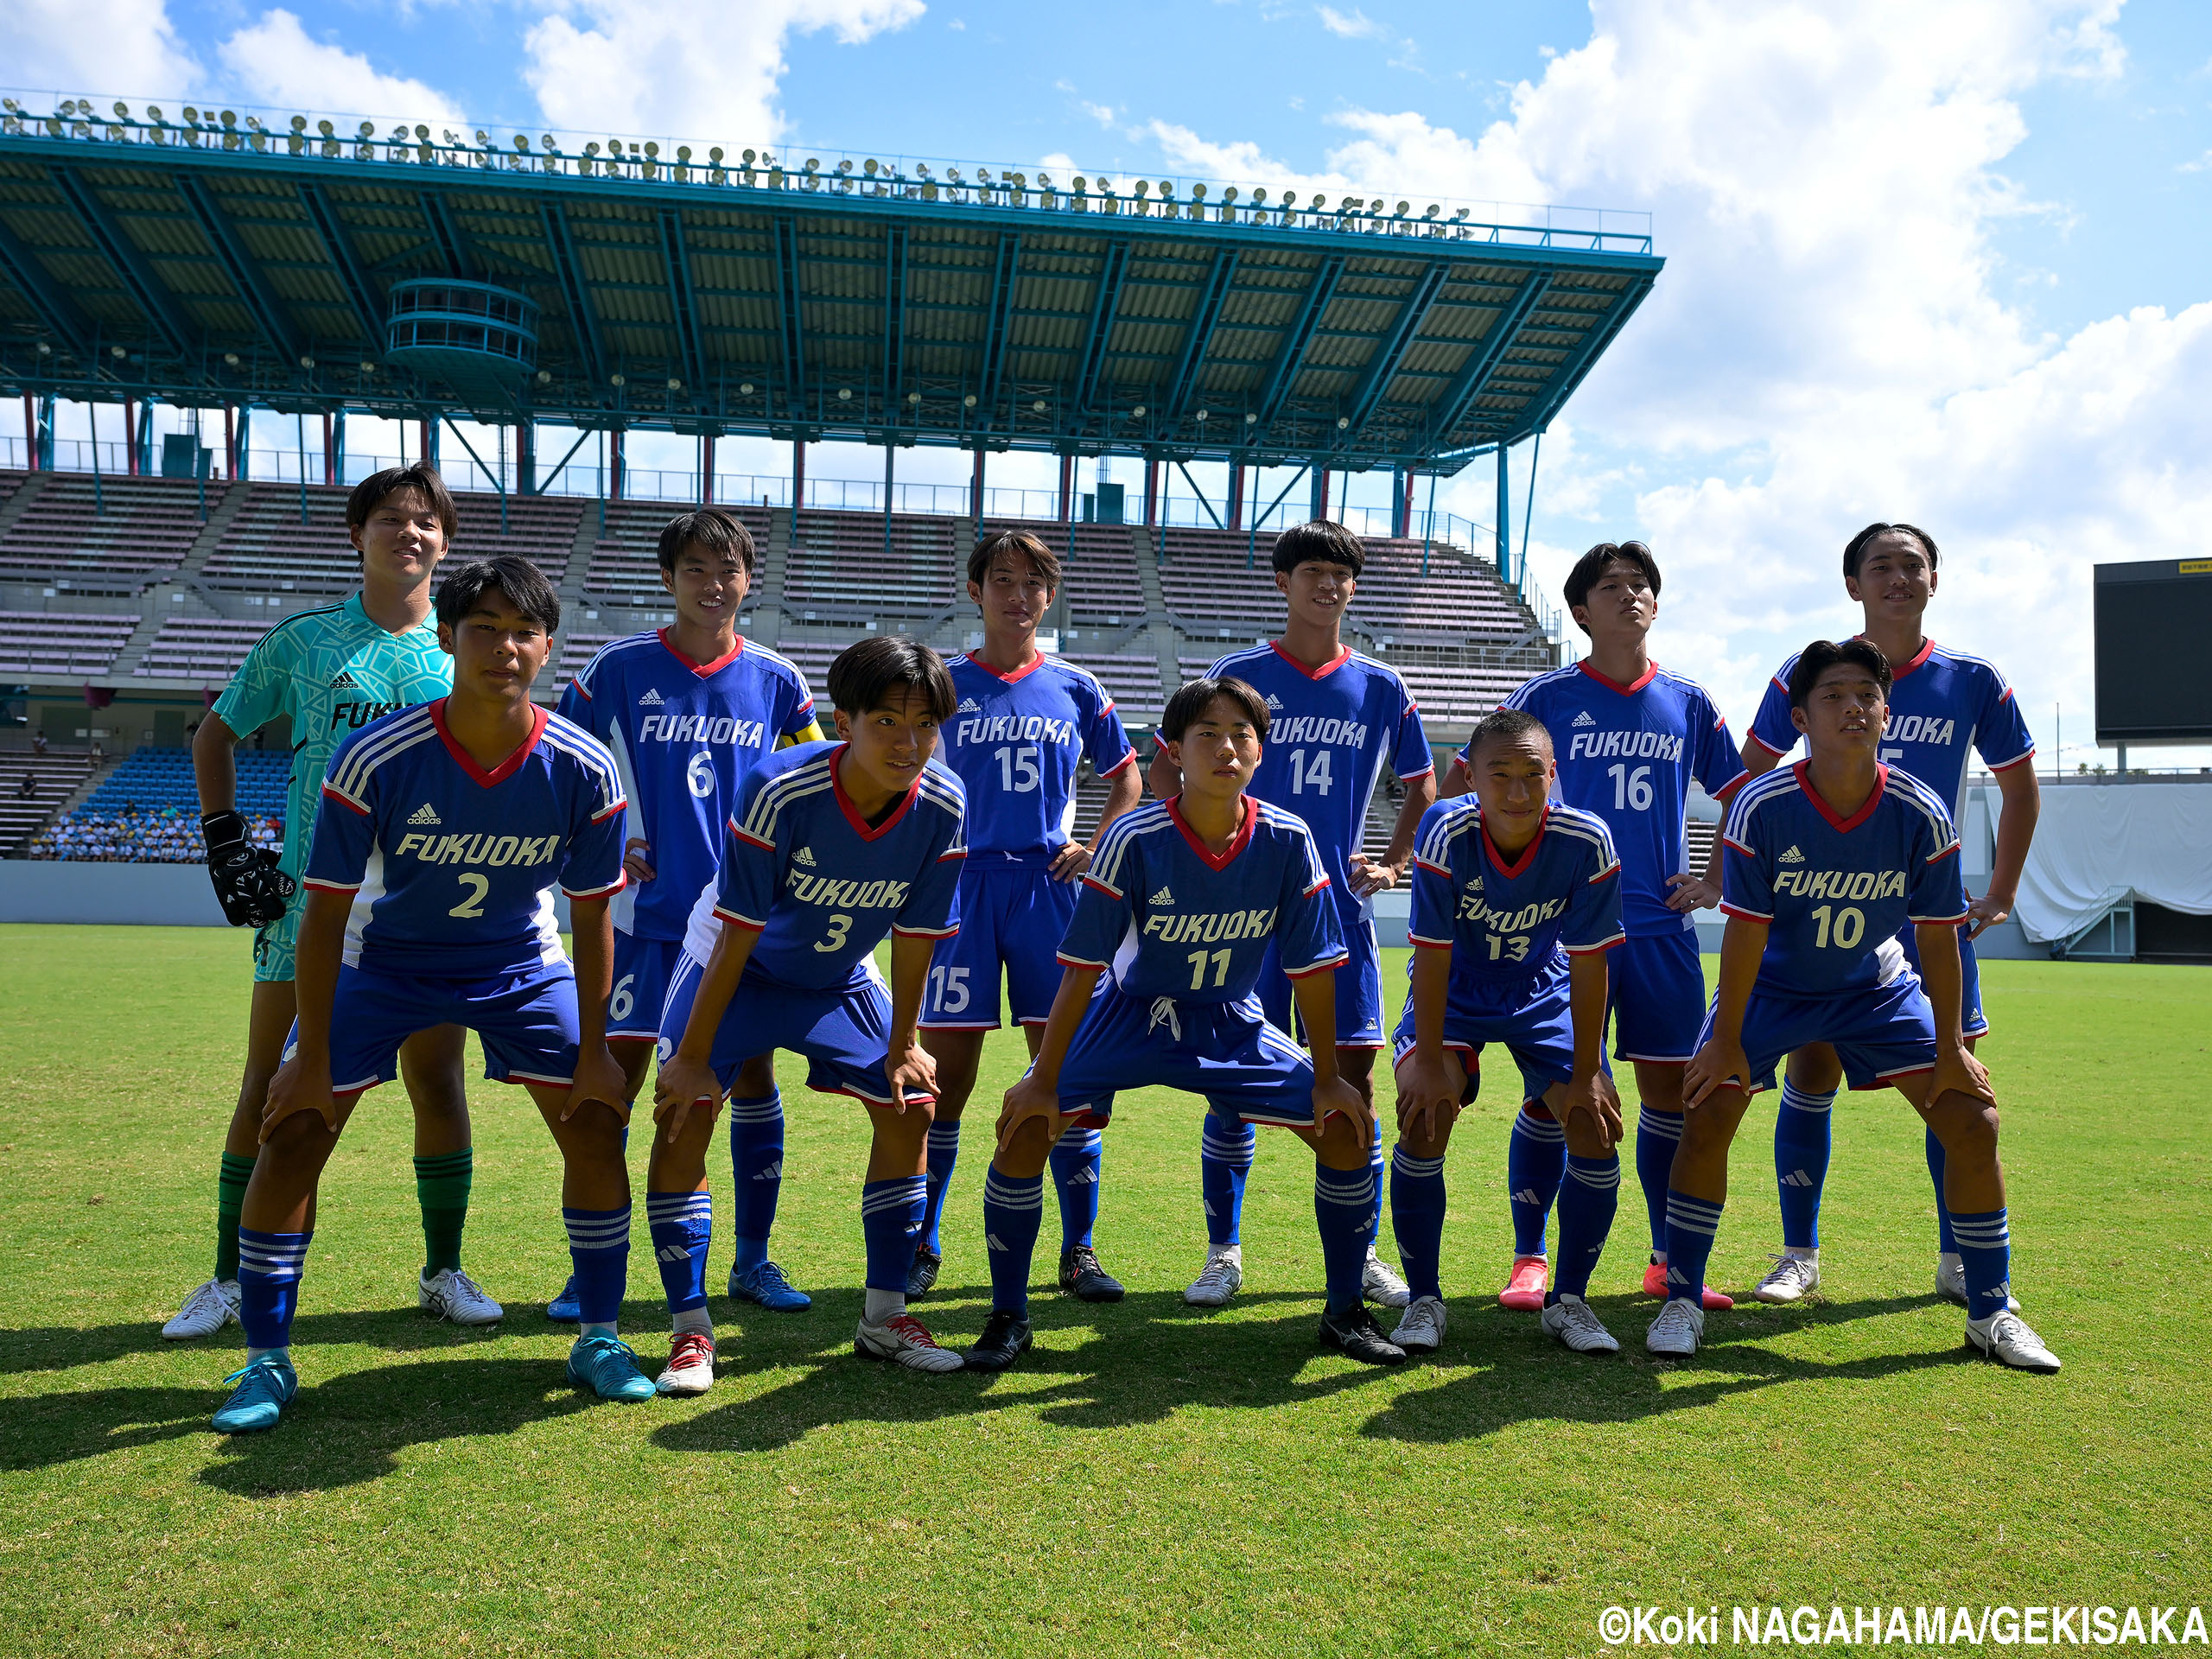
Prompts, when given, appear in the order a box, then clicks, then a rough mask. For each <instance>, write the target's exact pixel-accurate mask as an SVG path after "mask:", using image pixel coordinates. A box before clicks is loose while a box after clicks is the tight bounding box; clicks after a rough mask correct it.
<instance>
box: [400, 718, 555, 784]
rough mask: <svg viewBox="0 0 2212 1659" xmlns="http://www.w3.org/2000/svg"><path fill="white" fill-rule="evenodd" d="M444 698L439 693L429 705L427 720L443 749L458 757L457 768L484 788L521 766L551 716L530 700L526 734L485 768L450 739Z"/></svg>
mask: <svg viewBox="0 0 2212 1659" xmlns="http://www.w3.org/2000/svg"><path fill="white" fill-rule="evenodd" d="M446 702H447V700H446V699H445V698H444V697H440V698H439V699H438V700H437V701H436V702H433V703H432V704H431V705H430V724H431V725H433V726H435V727H436V728H438V736H439V738H440V739H441V740H442V741H443V742H444V744H445V746H446V753H448V754H450V755H451V756H453V758H454V760H457V761H459V762H460V763H461V770H462V771H463V772H467V774H468V775H469V777H470V778H472V779H474V780H475V782H476V784H477V785H479V787H480V788H484V789H496V788H497V787H498V786H499V785H501V784H504V783H505V782H506V781H507V779H510V778H512V777H513V776H514V775H515V773H517V772H520V771H521V770H522V766H523V762H524V761H525V760H529V759H530V752H531V750H532V749H534V748H536V747H537V740H538V739H539V738H541V737H543V735H544V734H545V722H546V721H549V720H550V719H552V718H553V716H552V715H550V714H548V713H547V712H546V711H545V710H544V709H543V708H541V707H539V706H538V705H537V703H534V702H533V703H532V704H531V705H530V712H531V723H530V735H529V736H528V737H526V738H524V740H523V741H522V745H521V747H519V748H518V749H516V750H515V752H514V753H512V754H511V755H509V756H508V757H507V758H506V759H505V760H502V761H500V762H499V765H498V766H494V767H493V768H492V770H491V771H489V772H486V771H485V770H484V768H483V767H481V766H478V765H477V764H476V760H475V758H474V756H473V755H471V754H470V753H468V751H467V749H464V748H462V747H461V745H460V744H458V743H456V742H454V735H453V733H452V732H451V731H449V730H448V729H447V727H446Z"/></svg>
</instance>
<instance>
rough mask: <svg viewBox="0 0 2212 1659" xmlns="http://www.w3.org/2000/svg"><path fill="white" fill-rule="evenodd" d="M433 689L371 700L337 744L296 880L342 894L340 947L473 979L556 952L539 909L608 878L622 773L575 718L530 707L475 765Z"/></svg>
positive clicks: (609, 885) (393, 964) (384, 969)
mask: <svg viewBox="0 0 2212 1659" xmlns="http://www.w3.org/2000/svg"><path fill="white" fill-rule="evenodd" d="M445 711H446V699H445V698H443V697H440V698H439V699H438V700H437V701H436V702H425V703H420V704H417V705H416V707H414V708H412V709H402V710H401V711H400V712H399V713H397V714H396V715H385V717H384V718H383V719H381V720H378V721H372V722H371V723H370V724H368V725H366V726H365V727H363V728H361V729H360V730H359V731H358V732H356V733H355V734H353V736H351V737H349V738H347V739H346V741H345V742H343V743H341V744H340V745H339V746H338V753H335V754H334V755H332V756H331V758H330V770H329V772H328V773H327V775H326V776H325V777H324V779H323V783H322V805H321V810H320V811H319V813H318V814H317V817H316V819H315V848H314V850H313V851H312V852H311V853H310V854H309V855H308V869H307V878H306V881H307V885H308V887H320V888H321V889H322V890H323V891H325V892H327V893H352V894H353V914H352V916H351V917H350V918H348V920H347V922H346V951H345V958H346V962H347V963H349V964H350V965H352V966H354V967H358V968H365V969H370V970H372V971H373V972H377V973H385V974H399V975H429V976H435V977H438V978H442V979H477V978H486V977H489V976H493V975H495V974H503V973H512V972H514V971H516V970H518V969H524V968H531V967H536V966H539V965H542V964H544V963H557V962H565V961H567V960H568V958H567V957H566V956H564V955H563V952H562V950H561V932H560V928H559V926H558V925H557V924H556V921H555V919H554V914H553V888H554V887H555V885H556V883H557V884H558V885H559V887H560V888H561V890H562V891H563V893H567V894H568V895H569V897H570V898H572V899H596V898H600V897H602V896H604V895H606V894H607V893H614V892H617V891H619V890H620V887H621V886H622V881H623V877H622V809H623V806H624V804H625V803H624V800H623V798H622V783H621V779H620V777H619V776H618V775H617V774H616V772H615V768H614V757H613V756H612V755H610V754H609V753H607V750H606V749H605V748H604V747H602V746H601V744H600V743H599V741H597V740H596V739H594V737H593V736H592V735H591V734H590V733H588V732H585V731H582V730H580V729H578V728H576V727H575V726H572V725H570V724H569V722H568V721H565V720H563V719H562V718H561V717H560V715H549V714H547V713H546V712H545V710H544V709H532V710H531V713H532V714H533V715H535V717H536V723H535V725H534V726H533V727H532V728H531V735H530V740H529V741H527V742H525V743H524V744H523V745H522V747H519V748H518V749H517V750H516V751H515V752H514V753H512V754H511V755H509V756H508V757H507V758H506V759H505V760H502V761H501V762H500V763H499V766H498V767H497V768H496V769H494V770H493V771H491V772H486V771H485V770H484V769H483V767H481V766H478V765H477V764H476V762H475V761H474V760H472V759H471V758H470V756H469V753H468V752H467V750H466V749H464V748H462V747H461V745H460V744H459V743H457V742H455V741H454V738H453V735H452V734H451V733H450V732H449V731H448V730H447V728H446V722H445Z"/></svg>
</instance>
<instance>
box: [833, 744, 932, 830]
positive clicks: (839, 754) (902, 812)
mask: <svg viewBox="0 0 2212 1659" xmlns="http://www.w3.org/2000/svg"><path fill="white" fill-rule="evenodd" d="M850 747H852V745H851V744H849V743H840V744H839V745H838V746H837V747H836V748H834V749H832V750H830V751H829V791H830V793H831V794H833V795H835V796H836V798H837V809H838V810H839V811H841V812H842V813H843V814H844V815H845V822H846V823H849V824H851V825H852V826H853V833H854V834H855V835H856V836H859V837H860V838H861V840H862V841H875V840H878V839H880V837H882V836H887V835H889V834H890V833H891V832H892V830H893V829H894V828H896V827H897V825H898V823H899V819H901V818H903V817H906V814H907V812H908V811H909V810H911V809H912V806H913V804H914V801H915V798H917V797H918V796H919V795H920V794H921V792H922V780H921V779H919V778H916V779H914V781H913V783H912V785H911V786H910V787H909V788H908V789H907V791H906V798H905V799H904V800H902V801H900V802H899V809H898V810H897V811H895V812H893V814H892V815H891V816H890V817H887V818H886V819H885V820H884V821H883V822H882V823H879V824H877V825H876V826H875V828H874V829H869V828H868V820H867V819H866V818H864V817H861V815H860V812H859V810H858V809H856V808H855V806H854V805H853V802H852V798H851V797H850V796H849V795H847V794H846V793H845V780H844V779H842V778H841V777H839V776H838V775H837V763H838V761H839V760H842V758H843V756H844V753H845V751H846V750H847V749H849V748H850Z"/></svg>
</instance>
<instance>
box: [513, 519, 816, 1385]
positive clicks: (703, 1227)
mask: <svg viewBox="0 0 2212 1659" xmlns="http://www.w3.org/2000/svg"><path fill="white" fill-rule="evenodd" d="M656 553H657V556H658V561H659V565H660V580H661V586H662V587H663V588H665V589H666V590H667V591H668V594H669V596H670V598H671V601H672V602H673V603H674V605H675V607H676V620H675V621H674V622H673V623H672V624H671V625H670V626H667V627H664V628H658V629H648V630H646V631H645V632H642V633H633V634H631V635H629V636H628V637H626V638H625V639H617V640H615V641H613V643H612V644H610V645H606V646H604V647H602V648H601V651H600V652H599V653H598V654H597V655H596V656H594V658H592V659H591V662H590V664H588V666H587V667H586V668H585V669H584V671H583V672H582V673H581V674H579V675H577V676H576V677H575V679H574V680H572V681H571V682H570V683H569V687H568V689H567V690H565V691H564V692H563V694H562V696H561V705H560V712H561V714H562V715H563V716H564V717H565V718H567V719H569V720H572V721H575V723H576V724H577V725H579V726H581V727H582V728H584V729H585V730H586V731H588V732H589V733H591V734H592V735H593V736H594V737H596V738H598V739H599V740H600V741H601V742H603V743H604V744H606V745H607V748H608V750H609V751H610V752H611V753H613V756H614V762H615V765H616V766H619V767H620V769H621V772H622V783H623V791H624V793H625V794H626V796H627V797H628V798H629V801H630V808H629V811H628V813H627V815H626V822H625V825H624V834H625V846H624V859H623V865H624V868H625V870H626V872H627V874H628V875H629V878H630V885H629V886H627V887H625V888H624V889H623V891H622V892H621V893H620V894H619V895H618V896H617V897H616V899H615V900H614V907H613V908H614V992H613V996H612V998H611V999H610V1000H609V1001H608V1005H607V1042H608V1043H609V1044H610V1045H611V1046H613V1049H614V1053H615V1057H616V1058H618V1059H620V1061H621V1062H622V1070H623V1074H624V1075H625V1076H626V1077H627V1078H628V1079H629V1090H630V1092H629V1096H628V1098H629V1099H630V1100H632V1101H633V1102H634V1101H635V1100H636V1098H637V1095H638V1090H639V1088H640V1087H641V1086H642V1085H643V1084H644V1082H645V1068H646V1067H647V1065H650V1064H651V1063H652V1046H653V1044H654V1043H655V1042H656V1041H657V1040H658V1038H659V1035H660V1009H661V1003H662V1002H663V1001H664V999H665V998H666V996H667V995H668V982H669V979H670V977H671V975H672V974H673V972H674V971H675V967H676V960H677V956H678V954H679V953H680V952H681V950H682V949H683V931H684V927H685V925H686V924H687V923H688V922H689V920H690V915H691V907H692V906H693V904H694V903H695V902H696V900H697V899H698V897H699V894H700V893H702V892H703V891H704V890H705V889H706V888H707V887H709V886H711V885H712V884H713V882H714V879H715V869H716V867H717V866H718V865H719V864H720V862H721V845H722V825H723V823H725V821H726V820H727V819H728V817H729V810H730V804H731V802H732V801H733V800H734V798H735V797H736V793H737V785H738V780H739V779H741V777H743V776H744V774H745V773H746V772H747V771H749V770H750V769H751V768H752V767H753V766H757V765H758V764H759V763H760V761H761V760H763V759H765V758H766V756H768V755H770V754H772V753H774V752H775V750H776V748H777V747H778V746H779V744H781V743H786V742H813V741H819V740H820V738H821V736H822V730H821V728H820V727H819V726H817V724H816V723H815V719H814V698H813V697H812V696H811V695H810V694H809V692H808V690H807V686H806V680H805V677H804V676H803V675H802V674H801V673H800V672H799V671H798V669H797V668H795V667H794V666H792V664H791V663H789V662H787V661H786V660H785V659H784V658H781V657H779V656H778V655H777V654H776V653H775V652H772V651H769V650H766V649H765V648H763V647H762V646H760V645H758V644H755V643H754V642H753V641H751V640H748V639H744V638H743V637H742V636H741V635H740V634H739V633H738V632H737V617H738V612H739V611H740V610H741V608H742V607H743V606H744V604H745V598H746V594H747V591H748V590H749V589H750V588H751V586H752V581H753V567H754V559H755V555H754V550H753V537H752V536H751V535H750V534H749V533H748V532H747V530H746V528H745V526H744V524H742V523H741V522H740V521H739V520H738V519H737V518H735V517H734V516H733V515H732V514H730V513H727V512H721V511H720V510H719V509H716V508H713V507H706V508H702V509H701V510H700V511H698V512H685V513H679V514H678V515H677V517H675V518H671V519H670V520H669V521H668V523H667V524H665V525H664V526H663V527H662V529H661V532H660V541H659V545H658V548H657V550H656ZM729 1116H730V1135H729V1145H730V1165H731V1170H732V1174H733V1179H732V1182H731V1185H730V1207H731V1210H732V1212H733V1231H734V1235H735V1250H734V1260H733V1262H732V1263H731V1267H730V1272H729V1294H731V1295H732V1296H734V1297H743V1298H745V1299H746V1300H748V1301H753V1302H758V1303H760V1305H761V1306H764V1307H768V1308H772V1309H775V1310H777V1311H779V1312H798V1311H799V1310H801V1309H804V1308H805V1307H806V1306H809V1299H808V1297H807V1296H806V1294H805V1293H804V1292H803V1291H800V1290H798V1289H795V1288H794V1287H792V1286H791V1283H790V1282H789V1281H787V1280H786V1279H785V1277H784V1274H783V1271H782V1269H781V1268H779V1267H778V1266H777V1265H776V1263H775V1262H773V1261H772V1260H770V1259H769V1255H768V1237H769V1234H770V1231H771V1230H772V1228H773V1226H774V1224H775V1219H776V1201H777V1198H778V1197H779V1192H780V1189H781V1185H782V1170H783V1159H784V1108H783V1099H782V1096H780V1095H779V1094H778V1093H777V1090H776V1073H775V1069H774V1066H773V1064H772V1060H771V1059H770V1058H769V1057H768V1056H766V1055H763V1056H761V1057H760V1058H759V1059H757V1060H755V1061H753V1062H751V1063H749V1065H748V1068H747V1071H746V1072H745V1073H744V1074H743V1075H742V1076H741V1077H739V1078H738V1079H737V1081H736V1084H735V1085H734V1087H733V1088H732V1090H731V1093H730V1102H729ZM712 1204H713V1200H712V1198H711V1197H710V1196H709V1192H708V1183H707V1173H706V1168H705V1166H704V1164H703V1162H702V1164H701V1166H699V1167H698V1168H696V1169H693V1168H690V1167H688V1166H684V1167H678V1166H671V1165H667V1164H666V1163H665V1154H664V1148H663V1147H662V1144H661V1143H660V1142H658V1141H656V1142H655V1143H654V1149H653V1162H652V1166H651V1167H650V1170H649V1173H648V1174H647V1176H646V1179H645V1214H646V1217H647V1221H648V1224H649V1225H650V1226H651V1227H652V1229H653V1230H654V1238H653V1248H654V1252H655V1255H656V1256H657V1257H658V1261H659V1262H660V1268H661V1276H662V1278H663V1280H664V1283H665V1284H666V1286H667V1287H668V1289H669V1293H670V1295H671V1299H672V1300H671V1305H670V1310H669V1311H670V1314H671V1318H672V1319H674V1320H675V1321H676V1323H677V1336H678V1338H679V1340H678V1342H677V1350H678V1351H677V1356H676V1361H677V1362H680V1363H672V1366H671V1369H672V1370H673V1371H674V1372H675V1374H676V1375H675V1380H674V1381H673V1382H672V1383H671V1381H670V1379H668V1378H666V1377H664V1379H663V1381H664V1385H666V1387H667V1389H668V1391H670V1392H674V1393H683V1392H688V1391H690V1390H689V1389H687V1388H686V1387H685V1386H684V1379H685V1378H686V1377H687V1376H693V1377H696V1374H697V1372H698V1368H699V1367H700V1365H702V1364H704V1366H705V1367H706V1372H705V1375H707V1376H712V1375H713V1348H714V1327H713V1325H712V1323H711V1322H710V1321H709V1319H708V1316H707V1309H706V1303H705V1301H704V1300H703V1297H702V1300H700V1301H699V1302H698V1303H697V1304H696V1305H688V1298H689V1294H690V1293H689V1285H690V1272H689V1266H688V1261H687V1257H686V1255H685V1254H684V1252H686V1251H687V1249H688V1248H689V1247H688V1246H687V1244H686V1243H685V1242H684V1238H685V1237H688V1236H690V1233H691V1232H692V1231H693V1230H695V1229H694V1228H693V1226H692V1224H693V1223H694V1222H696V1230H699V1231H702V1232H706V1231H710V1230H711V1227H712V1224H713V1213H712ZM679 1234H681V1235H683V1236H679ZM703 1245H704V1241H703V1240H702V1248H703ZM676 1299H680V1300H685V1301H686V1302H687V1305H686V1306H677V1305H676ZM546 1313H547V1316H548V1317H549V1318H551V1319H574V1318H575V1285H574V1284H573V1283H571V1284H570V1285H569V1287H568V1288H567V1289H565V1290H563V1293H562V1294H561V1295H560V1296H559V1297H556V1299H555V1300H554V1301H553V1303H552V1304H551V1305H550V1306H549V1307H548V1308H547V1309H546ZM683 1338H695V1340H690V1341H686V1340H683Z"/></svg>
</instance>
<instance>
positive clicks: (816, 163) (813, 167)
mask: <svg viewBox="0 0 2212 1659" xmlns="http://www.w3.org/2000/svg"><path fill="white" fill-rule="evenodd" d="M806 170H807V171H808V172H810V173H819V172H820V171H821V170H822V162H821V160H820V158H819V157H817V156H808V157H807V158H806Z"/></svg>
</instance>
